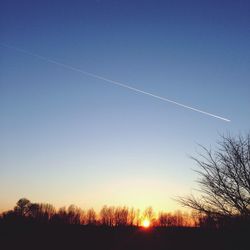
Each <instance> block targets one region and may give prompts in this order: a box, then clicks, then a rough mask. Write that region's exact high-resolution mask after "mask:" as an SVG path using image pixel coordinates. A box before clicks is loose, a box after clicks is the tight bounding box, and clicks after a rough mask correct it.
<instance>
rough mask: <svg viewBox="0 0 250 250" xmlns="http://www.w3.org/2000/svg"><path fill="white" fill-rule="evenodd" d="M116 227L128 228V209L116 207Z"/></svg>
mask: <svg viewBox="0 0 250 250" xmlns="http://www.w3.org/2000/svg"><path fill="white" fill-rule="evenodd" d="M114 224H115V226H126V225H127V224H128V208H127V207H116V209H115V213H114Z"/></svg>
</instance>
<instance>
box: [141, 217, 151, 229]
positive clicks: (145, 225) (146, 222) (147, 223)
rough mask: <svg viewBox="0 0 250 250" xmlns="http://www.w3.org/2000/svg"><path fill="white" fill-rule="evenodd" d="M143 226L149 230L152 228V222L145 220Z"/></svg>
mask: <svg viewBox="0 0 250 250" xmlns="http://www.w3.org/2000/svg"><path fill="white" fill-rule="evenodd" d="M142 226H143V227H144V228H149V227H150V221H149V220H148V219H145V220H144V221H143V222H142Z"/></svg>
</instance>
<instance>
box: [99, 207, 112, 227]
mask: <svg viewBox="0 0 250 250" xmlns="http://www.w3.org/2000/svg"><path fill="white" fill-rule="evenodd" d="M114 215H115V208H114V207H107V206H104V207H103V208H102V209H101V211H100V220H101V224H102V225H104V226H110V227H111V226H114V224H115V223H114Z"/></svg>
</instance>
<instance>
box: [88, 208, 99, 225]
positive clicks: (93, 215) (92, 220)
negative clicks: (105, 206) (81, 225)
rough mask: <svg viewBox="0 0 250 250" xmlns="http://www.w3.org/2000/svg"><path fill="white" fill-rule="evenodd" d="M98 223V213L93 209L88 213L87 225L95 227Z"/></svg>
mask: <svg viewBox="0 0 250 250" xmlns="http://www.w3.org/2000/svg"><path fill="white" fill-rule="evenodd" d="M96 222H97V216H96V212H95V210H94V209H93V208H91V209H89V210H88V211H87V215H86V223H87V225H95V224H96Z"/></svg>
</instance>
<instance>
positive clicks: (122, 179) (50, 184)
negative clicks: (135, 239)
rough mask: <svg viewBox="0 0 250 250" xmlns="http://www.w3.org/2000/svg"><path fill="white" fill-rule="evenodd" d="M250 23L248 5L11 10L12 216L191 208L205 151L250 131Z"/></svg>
mask: <svg viewBox="0 0 250 250" xmlns="http://www.w3.org/2000/svg"><path fill="white" fill-rule="evenodd" d="M249 13H250V2H249V1H248V0H245V1H243V0H237V1H236V0H235V1H232V0H227V1H223V0H221V1H218V0H217V1H214V0H209V1H206V0H204V1H192V0H190V1H180V0H175V1H174V0H172V1H170V0H169V1H168V0H165V1H157V0H156V1H155V0H145V1H142V0H141V1H139V0H133V1H132V0H131V1H130V0H126V1H125V0H124V1H122V0H113V1H111V0H106V1H105V0H99V1H97V0H96V1H94V0H85V1H74V0H73V1H66V0H61V1H56V0H55V1H48V0H43V1H39V0H38V1H31V0H30V1H27V0H22V1H18V0H8V1H7V0H2V1H1V3H0V211H4V210H7V209H10V208H12V207H13V206H14V205H15V203H16V201H17V200H18V199H19V198H21V197H26V198H28V199H30V200H31V201H34V202H48V203H51V204H53V205H55V206H56V207H60V206H64V205H66V206H67V205H70V204H75V205H77V206H80V207H82V208H90V207H94V208H95V209H97V210H98V209H100V208H101V207H102V206H103V205H105V204H107V205H116V206H118V205H127V206H134V207H136V208H140V209H144V208H145V207H147V206H152V207H153V208H154V209H155V210H157V211H159V210H166V211H172V210H176V209H181V207H180V205H179V204H178V203H177V202H176V201H175V198H176V197H178V196H185V195H187V194H190V193H192V192H195V188H196V187H197V183H196V182H195V180H196V179H197V175H196V173H195V172H194V171H193V169H195V168H196V164H195V163H194V161H193V160H191V159H190V156H197V152H199V146H198V144H201V145H204V146H206V147H211V148H215V143H216V142H217V141H218V140H219V135H220V134H227V133H230V134H232V135H237V134H239V133H243V134H244V133H248V132H249V127H250V111H249V107H250V98H249V93H250V49H249V48H250V47H249V44H250V15H249ZM4 45H8V46H11V47H6V46H4ZM13 47H14V48H13ZM15 48H17V49H15ZM19 49H21V50H26V51H28V52H29V53H30V54H27V53H23V52H21V51H20V50H19ZM32 54H38V55H41V56H43V57H45V58H48V59H50V60H56V61H58V62H60V63H63V64H66V65H69V66H71V67H75V68H78V69H82V70H84V71H87V72H91V73H93V74H97V75H100V76H102V77H105V78H108V79H111V80H114V81H119V82H122V83H124V84H127V85H129V86H132V87H134V88H137V89H140V90H143V91H146V92H149V93H152V94H154V95H159V96H161V97H164V98H168V99H170V100H173V101H177V102H180V103H182V104H185V105H188V106H191V107H195V108H198V109H201V110H204V111H207V112H210V113H213V114H216V115H219V116H222V117H225V118H228V119H230V120H231V122H225V121H222V120H220V119H216V118H213V117H210V116H207V115H204V114H201V113H197V112H194V111H191V110H188V109H185V108H183V107H179V106H176V105H174V104H171V103H167V102H164V101H162V100H158V99H156V98H154V97H152V96H147V95H144V94H142V93H138V92H135V91H132V90H129V89H125V88H122V87H120V86H115V85H114V84H112V83H110V82H105V81H103V80H100V79H96V78H93V77H90V76H87V75H84V74H81V73H80V72H76V71H74V70H70V69H67V68H65V67H62V66H60V65H56V64H53V63H50V62H49V61H46V60H41V59H39V58H37V57H35V56H32Z"/></svg>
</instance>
